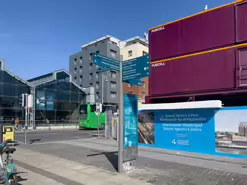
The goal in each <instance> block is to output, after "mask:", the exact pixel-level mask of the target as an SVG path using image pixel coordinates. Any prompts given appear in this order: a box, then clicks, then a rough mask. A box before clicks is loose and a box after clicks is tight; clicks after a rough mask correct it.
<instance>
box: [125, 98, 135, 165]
mask: <svg viewBox="0 0 247 185" xmlns="http://www.w3.org/2000/svg"><path fill="white" fill-rule="evenodd" d="M137 106H138V98H137V96H135V95H132V94H125V95H124V155H123V161H124V162H125V161H131V160H135V159H136V158H137V155H138V126H137V125H138V119H137V114H138V110H137Z"/></svg>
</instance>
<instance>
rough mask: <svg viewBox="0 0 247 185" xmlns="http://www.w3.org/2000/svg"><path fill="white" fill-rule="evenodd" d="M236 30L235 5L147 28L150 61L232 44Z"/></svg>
mask: <svg viewBox="0 0 247 185" xmlns="http://www.w3.org/2000/svg"><path fill="white" fill-rule="evenodd" d="M241 14H243V13H242V12H241ZM245 14H246V12H245ZM246 24H247V23H246ZM235 31H236V28H235V5H228V6H225V7H223V8H219V9H216V10H212V11H208V12H206V13H202V14H199V15H195V16H191V17H190V18H186V19H183V20H179V21H176V22H173V23H170V24H167V25H164V26H161V27H159V29H152V30H150V31H149V38H150V46H149V47H150V55H151V61H156V60H160V59H165V58H170V57H174V56H180V55H185V54H189V53H194V52H199V51H204V50H208V49H212V48H218V47H223V46H228V45H233V44H234V43H235V40H236V36H235V35H236V34H235ZM242 37H243V36H241V38H242Z"/></svg>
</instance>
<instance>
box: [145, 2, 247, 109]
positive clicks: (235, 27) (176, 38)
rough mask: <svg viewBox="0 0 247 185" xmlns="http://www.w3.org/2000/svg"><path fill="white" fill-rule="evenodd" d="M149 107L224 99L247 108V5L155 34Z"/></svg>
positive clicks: (151, 37)
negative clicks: (154, 104) (170, 103)
mask: <svg viewBox="0 0 247 185" xmlns="http://www.w3.org/2000/svg"><path fill="white" fill-rule="evenodd" d="M149 40H150V43H149V47H150V48H149V49H150V56H151V75H150V86H149V92H150V95H149V96H148V97H147V98H146V103H166V102H183V101H198V100H212V99H218V100H219V99H220V100H222V101H223V103H224V104H225V106H234V105H242V104H243V105H247V1H246V0H243V1H237V2H233V3H231V4H227V5H224V6H221V7H217V8H214V9H212V10H206V11H204V12H201V13H198V14H196V15H193V16H190V17H187V18H183V19H181V20H177V21H174V22H171V23H168V24H165V25H161V26H158V27H155V28H151V29H150V30H149Z"/></svg>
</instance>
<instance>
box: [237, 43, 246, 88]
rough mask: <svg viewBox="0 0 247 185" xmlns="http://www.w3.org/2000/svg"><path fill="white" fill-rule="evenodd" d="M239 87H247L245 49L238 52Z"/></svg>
mask: <svg viewBox="0 0 247 185" xmlns="http://www.w3.org/2000/svg"><path fill="white" fill-rule="evenodd" d="M238 62H239V86H247V48H244V49H241V50H239V51H238Z"/></svg>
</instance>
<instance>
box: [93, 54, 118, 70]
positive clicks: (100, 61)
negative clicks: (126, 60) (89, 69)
mask: <svg viewBox="0 0 247 185" xmlns="http://www.w3.org/2000/svg"><path fill="white" fill-rule="evenodd" d="M94 63H95V64H96V65H98V66H102V67H104V68H109V69H111V70H114V71H119V61H117V60H113V59H111V58H108V57H105V56H102V55H99V54H97V53H95V54H94Z"/></svg>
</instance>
